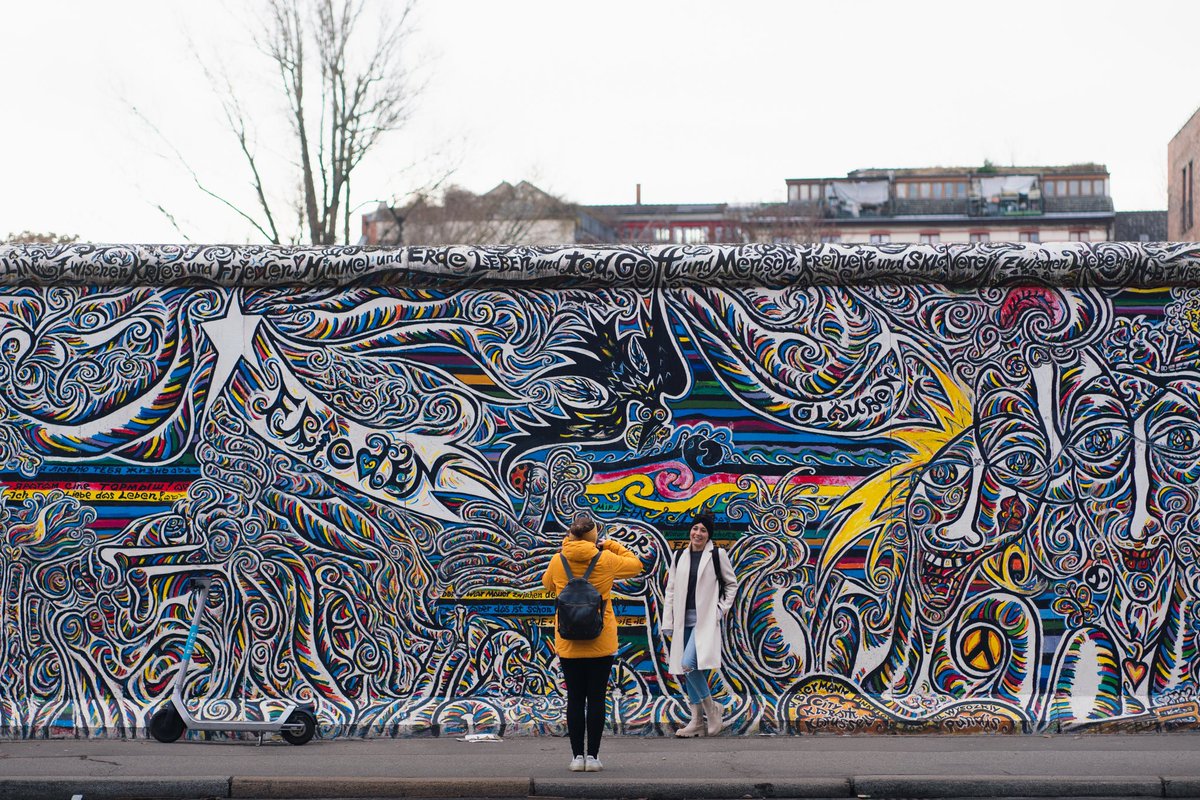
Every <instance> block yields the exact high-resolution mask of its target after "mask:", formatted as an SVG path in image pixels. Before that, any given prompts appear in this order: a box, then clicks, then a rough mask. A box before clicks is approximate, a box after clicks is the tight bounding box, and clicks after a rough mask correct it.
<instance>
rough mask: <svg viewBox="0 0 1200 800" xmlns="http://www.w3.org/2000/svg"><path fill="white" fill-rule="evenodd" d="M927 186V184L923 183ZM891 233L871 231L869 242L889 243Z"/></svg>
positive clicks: (890, 241)
mask: <svg viewBox="0 0 1200 800" xmlns="http://www.w3.org/2000/svg"><path fill="white" fill-rule="evenodd" d="M925 185H926V186H928V185H929V184H925ZM891 243H892V235H891V234H890V233H872V234H871V244H891Z"/></svg>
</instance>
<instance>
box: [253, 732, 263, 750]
mask: <svg viewBox="0 0 1200 800" xmlns="http://www.w3.org/2000/svg"><path fill="white" fill-rule="evenodd" d="M262 740H263V732H262V731H259V732H258V744H257V745H255V747H262Z"/></svg>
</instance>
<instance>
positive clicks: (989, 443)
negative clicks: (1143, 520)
mask: <svg viewBox="0 0 1200 800" xmlns="http://www.w3.org/2000/svg"><path fill="white" fill-rule="evenodd" d="M978 428H979V430H980V439H981V443H982V447H981V449H982V451H983V453H984V459H985V461H986V462H987V464H988V468H989V472H990V473H991V474H992V475H994V478H995V481H996V484H997V486H998V491H1000V492H1001V494H1008V493H1011V496H1012V497H1013V498H1015V499H1013V500H1008V501H1005V500H1003V499H1002V500H1001V501H1000V502H1001V503H1004V502H1008V503H1010V504H1014V508H1020V509H1021V510H1022V511H1023V512H1024V513H1025V514H1026V515H1030V516H1032V519H1031V520H1030V524H1029V525H1028V526H1027V528H1026V531H1027V537H1026V543H1027V547H1028V552H1029V555H1030V556H1031V557H1032V559H1033V565H1032V566H1033V567H1034V568H1035V569H1036V571H1037V572H1038V573H1039V574H1040V575H1041V576H1042V577H1044V578H1049V579H1063V578H1067V577H1074V576H1079V575H1081V574H1083V573H1084V572H1086V571H1087V570H1089V569H1091V568H1093V567H1095V566H1096V565H1097V561H1098V559H1099V560H1101V561H1102V560H1103V559H1101V558H1100V553H1099V550H1100V544H1099V543H1100V542H1101V541H1103V539H1104V538H1105V536H1107V535H1111V531H1113V530H1116V529H1118V528H1119V527H1120V526H1121V525H1122V524H1125V523H1126V522H1127V520H1128V511H1129V509H1130V508H1131V503H1132V492H1131V491H1130V486H1129V475H1130V465H1131V459H1132V457H1133V456H1132V451H1133V429H1132V422H1131V420H1130V418H1129V415H1128V412H1127V410H1126V408H1125V406H1124V404H1123V402H1122V401H1121V400H1120V399H1119V397H1118V395H1117V392H1116V389H1115V387H1114V384H1113V382H1112V380H1111V378H1110V377H1109V376H1108V375H1107V374H1106V373H1105V372H1104V371H1103V370H1101V369H1100V368H1099V367H1098V366H1097V365H1096V364H1095V363H1094V362H1091V361H1090V360H1087V359H1083V360H1080V361H1079V362H1076V363H1075V364H1073V365H1070V366H1062V365H1057V366H1051V365H1045V366H1041V367H1038V368H1036V369H1033V370H1031V371H1030V372H1029V375H1028V378H1027V379H1025V380H1024V381H1022V382H1020V383H1018V384H1017V385H1014V386H1011V387H999V388H996V389H994V390H992V391H989V392H987V393H986V394H985V396H984V398H983V402H982V403H981V405H980V408H979V422H978ZM1017 503H1019V506H1018V505H1015V504H1017ZM1030 512H1032V513H1030ZM1099 568H1100V569H1103V568H1104V567H1103V564H1101V565H1100V567H1099ZM1110 577H1111V576H1104V575H1102V576H1100V577H1099V578H1097V580H1098V581H1099V582H1100V583H1107V582H1108V581H1109V579H1110Z"/></svg>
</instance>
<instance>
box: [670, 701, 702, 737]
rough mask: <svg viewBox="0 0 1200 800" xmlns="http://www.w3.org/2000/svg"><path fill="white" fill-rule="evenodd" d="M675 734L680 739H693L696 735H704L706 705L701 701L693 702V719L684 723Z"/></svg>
mask: <svg viewBox="0 0 1200 800" xmlns="http://www.w3.org/2000/svg"><path fill="white" fill-rule="evenodd" d="M675 735H676V736H678V737H679V738H680V739H691V738H693V737H696V736H703V735H704V706H702V705H700V704H699V703H693V704H692V721H691V722H689V723H688V724H687V725H684V726H683V727H682V728H680V729H679V730H677V731H675Z"/></svg>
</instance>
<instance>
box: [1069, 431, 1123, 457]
mask: <svg viewBox="0 0 1200 800" xmlns="http://www.w3.org/2000/svg"><path fill="white" fill-rule="evenodd" d="M1125 440H1126V437H1125V434H1124V433H1122V432H1121V431H1118V430H1114V429H1112V428H1100V429H1097V430H1092V431H1089V432H1087V433H1085V434H1084V435H1083V436H1082V437H1080V438H1079V439H1078V441H1076V443H1075V451H1076V452H1077V453H1079V454H1080V455H1082V456H1084V457H1088V458H1108V457H1109V456H1111V455H1113V454H1115V453H1116V452H1117V450H1119V449H1120V447H1121V445H1123V444H1124V443H1125Z"/></svg>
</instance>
